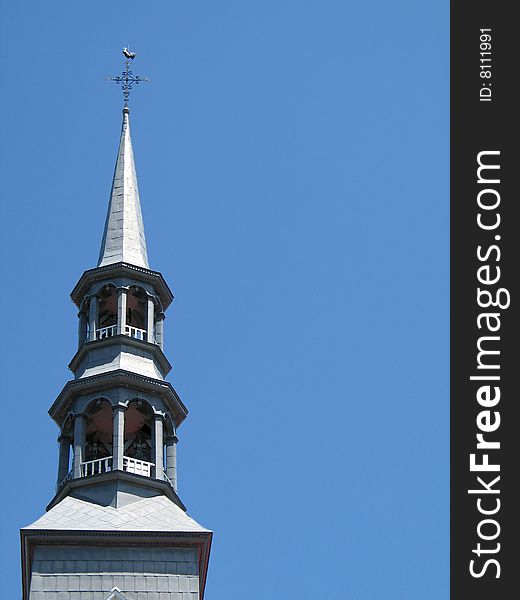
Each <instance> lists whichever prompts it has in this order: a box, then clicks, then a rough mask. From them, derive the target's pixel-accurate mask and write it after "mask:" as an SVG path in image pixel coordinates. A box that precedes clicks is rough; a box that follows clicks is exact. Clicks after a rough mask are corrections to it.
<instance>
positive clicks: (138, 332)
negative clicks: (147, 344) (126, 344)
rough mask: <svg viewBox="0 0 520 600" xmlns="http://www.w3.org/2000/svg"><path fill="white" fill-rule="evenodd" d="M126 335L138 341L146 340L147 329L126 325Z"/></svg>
mask: <svg viewBox="0 0 520 600" xmlns="http://www.w3.org/2000/svg"><path fill="white" fill-rule="evenodd" d="M125 334H126V335H129V336H130V337H133V338H135V339H136V340H146V329H139V328H138V327H132V326H131V325H125Z"/></svg>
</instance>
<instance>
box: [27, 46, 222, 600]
mask: <svg viewBox="0 0 520 600" xmlns="http://www.w3.org/2000/svg"><path fill="white" fill-rule="evenodd" d="M127 70H128V58H127ZM126 99H127V98H125V100H126ZM71 298H72V300H73V302H74V303H75V305H76V306H77V309H78V347H77V351H76V354H75V355H74V357H73V358H72V360H71V362H70V364H69V368H70V370H71V371H72V373H73V375H74V377H73V379H72V380H70V381H69V382H68V383H67V384H66V385H65V387H64V388H63V390H62V391H61V393H60V394H59V396H58V397H57V399H56V400H55V402H54V403H53V404H52V406H51V408H50V410H49V414H50V416H51V417H52V419H53V420H54V421H55V423H56V425H57V426H58V428H59V436H58V444H59V457H58V469H57V479H56V493H55V496H54V498H53V499H52V500H51V502H50V503H49V505H48V506H47V512H46V513H45V514H44V515H43V516H42V517H41V518H39V519H38V520H37V521H35V522H34V523H33V524H32V525H29V526H28V527H26V528H25V529H22V530H21V540H22V570H23V575H22V576H23V598H24V600H62V599H63V600H174V599H175V600H199V599H201V600H202V599H203V596H204V585H205V580H206V572H207V567H208V559H209V552H210V546H211V537H212V533H211V531H209V530H208V529H205V528H204V527H202V526H201V525H199V524H198V523H197V522H196V521H194V520H193V519H192V518H191V517H190V516H189V515H188V514H187V513H186V507H185V506H184V504H183V503H182V501H181V499H180V498H179V495H178V492H177V442H178V437H177V431H178V428H179V426H180V425H181V423H182V422H183V421H184V419H185V418H186V416H187V412H188V411H187V409H186V407H185V405H184V404H183V402H182V401H181V399H180V398H179V396H178V394H177V393H176V391H175V389H174V388H173V386H172V385H171V384H170V383H169V382H167V381H166V380H165V377H166V375H167V374H168V372H169V371H170V369H171V365H170V363H169V362H168V359H167V358H166V356H165V354H164V327H163V324H164V318H165V313H166V311H167V309H168V307H169V306H170V304H171V302H172V300H173V294H172V292H171V290H170V288H169V287H168V285H167V283H166V281H165V280H164V278H163V276H162V275H161V274H160V273H159V272H158V271H153V270H151V269H150V266H149V264H148V253H147V248H146V238H145V233H144V225H143V218H142V214H141V204H140V199H139V192H138V187H137V176H136V170H135V164H134V155H133V148H132V141H131V137H130V111H129V108H128V106H127V103H126V102H125V107H124V108H123V123H122V129H121V138H120V142H119V150H118V154H117V160H116V166H115V171H114V178H113V182H112V189H111V193H110V201H109V206H108V212H107V216H106V222H105V229H104V233H103V239H102V242H101V250H100V254H99V261H98V264H97V266H96V267H95V268H93V269H90V270H88V271H85V272H84V273H83V275H82V276H81V278H80V280H79V281H78V283H77V284H76V286H75V287H74V289H73V290H72V293H71Z"/></svg>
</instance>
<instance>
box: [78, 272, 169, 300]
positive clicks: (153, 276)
mask: <svg viewBox="0 0 520 600" xmlns="http://www.w3.org/2000/svg"><path fill="white" fill-rule="evenodd" d="M118 276H119V277H120V276H123V277H128V278H129V279H133V280H135V281H142V282H144V283H149V284H151V285H153V286H154V288H155V290H156V292H157V294H158V295H159V298H160V300H161V303H162V306H163V310H166V309H167V308H168V306H170V304H171V303H172V301H173V298H174V296H173V292H172V291H171V289H170V287H169V286H168V284H167V283H166V281H165V279H164V277H163V276H162V275H161V273H159V271H152V270H151V269H145V268H144V267H139V266H137V265H131V264H130V263H124V262H120V263H114V264H111V265H106V266H104V267H96V268H95V269H88V270H87V271H85V272H84V273H83V275H82V276H81V277H80V279H79V281H78V283H77V284H76V285H75V286H74V289H73V290H72V292H71V294H70V297H71V298H72V301H73V302H74V304H75V305H76V306H77V307H78V308H80V306H81V303H82V301H83V299H84V297H85V295H86V293H87V290H88V287H89V285H91V284H92V283H95V282H96V281H104V280H105V279H110V278H112V277H118Z"/></svg>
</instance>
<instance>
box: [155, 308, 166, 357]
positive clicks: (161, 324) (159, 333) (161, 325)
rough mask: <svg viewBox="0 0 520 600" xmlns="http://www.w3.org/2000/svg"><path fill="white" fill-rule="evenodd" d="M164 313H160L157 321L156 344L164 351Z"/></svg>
mask: <svg viewBox="0 0 520 600" xmlns="http://www.w3.org/2000/svg"><path fill="white" fill-rule="evenodd" d="M163 330H164V313H163V312H160V313H159V314H158V315H157V319H156V321H155V343H156V344H157V345H158V346H159V347H160V348H161V350H164V335H163Z"/></svg>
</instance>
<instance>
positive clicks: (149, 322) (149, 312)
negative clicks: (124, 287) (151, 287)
mask: <svg viewBox="0 0 520 600" xmlns="http://www.w3.org/2000/svg"><path fill="white" fill-rule="evenodd" d="M154 313H155V306H154V302H153V298H152V297H151V296H148V297H147V299H146V341H147V342H150V343H152V344H154V343H155V335H154V320H155V319H154V316H155V315H154Z"/></svg>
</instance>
